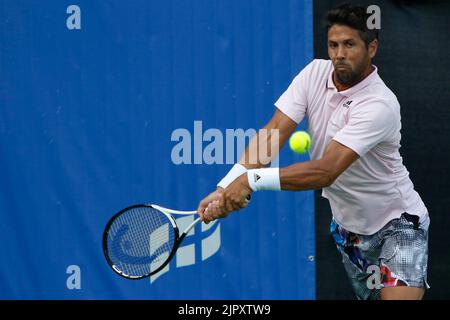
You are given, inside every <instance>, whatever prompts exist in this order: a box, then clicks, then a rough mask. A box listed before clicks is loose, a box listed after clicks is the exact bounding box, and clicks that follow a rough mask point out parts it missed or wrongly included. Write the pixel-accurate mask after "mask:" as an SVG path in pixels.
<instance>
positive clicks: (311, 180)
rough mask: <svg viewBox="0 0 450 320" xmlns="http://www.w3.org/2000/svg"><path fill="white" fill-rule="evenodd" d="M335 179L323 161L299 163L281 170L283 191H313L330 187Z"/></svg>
mask: <svg viewBox="0 0 450 320" xmlns="http://www.w3.org/2000/svg"><path fill="white" fill-rule="evenodd" d="M333 180H334V178H333V175H332V173H331V171H330V170H329V169H328V168H327V166H326V165H325V164H324V162H323V161H322V160H313V161H307V162H298V163H296V164H293V165H291V166H288V167H285V168H280V184H281V189H282V190H292V191H300V190H311V189H321V188H324V187H328V186H329V185H330V184H331V183H332V182H333Z"/></svg>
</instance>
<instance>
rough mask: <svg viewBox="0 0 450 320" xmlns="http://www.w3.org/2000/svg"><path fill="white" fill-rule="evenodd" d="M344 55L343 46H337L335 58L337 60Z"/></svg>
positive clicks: (343, 57)
mask: <svg viewBox="0 0 450 320" xmlns="http://www.w3.org/2000/svg"><path fill="white" fill-rule="evenodd" d="M345 56H346V52H345V48H344V46H338V49H337V52H336V58H337V59H338V60H344V59H345Z"/></svg>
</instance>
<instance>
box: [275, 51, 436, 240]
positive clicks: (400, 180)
mask: <svg viewBox="0 0 450 320" xmlns="http://www.w3.org/2000/svg"><path fill="white" fill-rule="evenodd" d="M374 68H375V70H374V71H373V72H372V73H371V74H370V75H369V76H367V77H366V78H365V79H364V80H363V81H361V82H359V83H358V84H356V85H355V86H353V87H351V88H349V89H347V90H344V91H341V92H338V91H337V89H336V87H335V86H334V83H333V80H332V73H333V65H332V63H331V61H330V60H321V59H316V60H313V61H312V62H311V63H310V64H309V65H308V66H306V67H305V68H304V69H303V70H302V71H301V72H300V73H299V74H298V75H297V76H296V77H295V79H294V80H293V81H292V83H291V85H290V86H289V88H288V89H287V90H286V91H285V92H284V93H283V94H282V96H281V97H280V98H279V99H278V101H277V102H276V103H275V106H276V107H277V108H278V109H280V110H281V111H282V112H283V113H284V114H286V115H287V116H289V117H290V118H291V119H292V120H294V121H295V122H297V123H300V121H302V119H303V117H304V116H305V115H306V116H307V118H308V124H309V128H308V131H309V133H310V135H311V139H312V143H311V150H310V155H311V159H312V160H315V159H320V158H321V157H322V155H323V153H324V151H325V149H326V147H327V145H328V144H329V143H330V141H331V139H334V140H336V141H338V142H339V143H341V144H343V145H345V146H347V147H348V148H350V149H352V150H353V151H355V152H356V153H357V154H358V155H359V156H360V158H359V159H358V160H356V161H355V162H354V163H353V164H352V165H351V166H350V167H349V168H347V170H345V171H344V172H343V173H342V174H341V175H340V176H339V177H338V178H337V179H336V180H335V181H334V183H333V184H332V185H331V186H329V187H327V188H324V189H323V192H322V196H323V197H325V198H327V199H328V200H329V201H330V207H331V210H332V213H333V217H334V219H335V220H336V222H337V223H338V224H339V225H341V226H342V227H344V228H345V229H347V230H349V231H352V232H354V233H357V234H364V235H371V234H374V233H376V232H377V231H378V230H380V229H381V228H382V227H383V226H384V225H385V224H386V223H388V222H389V221H390V220H392V219H395V218H399V217H400V216H401V214H402V213H403V212H408V213H409V214H414V215H418V216H419V217H420V221H423V219H424V218H425V217H426V215H427V213H428V212H427V209H426V207H425V205H424V204H423V202H422V200H421V198H420V196H419V194H418V193H417V192H416V191H415V190H414V185H413V183H412V182H411V179H410V178H409V172H408V170H407V169H406V167H405V166H404V165H403V162H402V157H401V156H400V153H399V149H400V139H401V135H400V129H401V121H400V120H401V119H400V104H399V103H398V101H397V98H396V96H395V95H394V93H392V91H391V90H390V89H389V88H388V87H387V86H386V84H385V83H384V82H383V80H381V78H380V77H379V75H378V72H377V68H376V67H375V66H374Z"/></svg>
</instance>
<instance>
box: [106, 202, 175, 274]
mask: <svg viewBox="0 0 450 320" xmlns="http://www.w3.org/2000/svg"><path fill="white" fill-rule="evenodd" d="M107 241H108V252H109V257H110V260H111V262H112V263H113V264H114V265H115V267H116V268H117V269H119V270H120V271H121V272H123V273H124V274H126V275H129V276H145V275H148V274H150V273H151V272H153V271H155V270H156V269H158V268H159V267H160V266H161V265H162V264H163V263H164V262H165V261H166V260H167V258H168V257H169V254H170V252H171V250H172V248H173V246H174V242H175V232H174V229H173V227H172V224H171V223H170V220H169V219H168V218H167V216H166V215H164V214H163V213H162V212H160V211H159V210H156V209H154V208H151V207H136V208H132V209H130V210H128V211H125V212H124V213H122V214H121V215H120V216H118V217H117V218H116V219H115V220H114V222H113V223H112V224H111V226H110V231H109V234H108V240H107Z"/></svg>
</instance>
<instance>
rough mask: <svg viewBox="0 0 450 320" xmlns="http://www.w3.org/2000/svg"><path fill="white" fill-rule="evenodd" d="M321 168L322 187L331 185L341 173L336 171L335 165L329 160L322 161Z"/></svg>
mask: <svg viewBox="0 0 450 320" xmlns="http://www.w3.org/2000/svg"><path fill="white" fill-rule="evenodd" d="M320 169H321V171H322V175H321V178H320V182H319V183H320V187H321V188H327V187H329V186H331V185H332V184H333V183H334V181H335V180H336V179H337V177H338V176H339V173H337V172H336V170H335V168H334V166H332V165H331V164H329V163H327V162H322V163H321V164H320Z"/></svg>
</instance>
